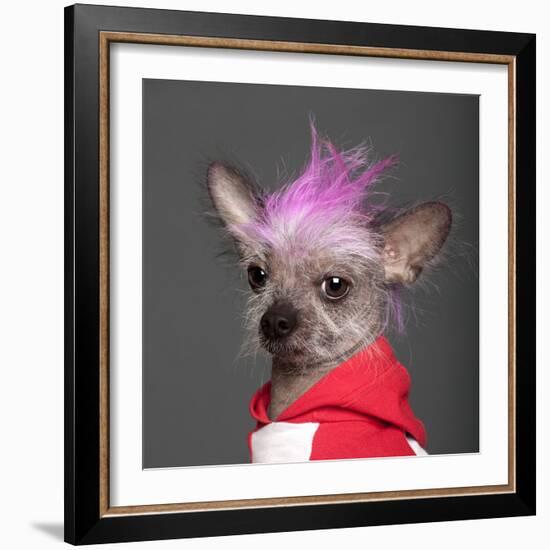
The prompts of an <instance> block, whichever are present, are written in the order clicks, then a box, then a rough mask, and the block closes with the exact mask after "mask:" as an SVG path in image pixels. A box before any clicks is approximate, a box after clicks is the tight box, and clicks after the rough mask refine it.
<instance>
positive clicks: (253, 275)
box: [248, 265, 267, 290]
mask: <svg viewBox="0 0 550 550" xmlns="http://www.w3.org/2000/svg"><path fill="white" fill-rule="evenodd" d="M248 282H249V284H250V286H251V287H252V289H253V290H259V289H260V288H262V287H264V286H265V283H266V282H267V273H266V272H265V271H264V270H263V269H262V268H261V267H259V266H257V265H251V266H250V267H249V268H248Z"/></svg>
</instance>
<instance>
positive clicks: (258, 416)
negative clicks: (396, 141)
mask: <svg viewBox="0 0 550 550" xmlns="http://www.w3.org/2000/svg"><path fill="white" fill-rule="evenodd" d="M395 162H396V159H395V158H394V157H389V158H386V159H383V160H380V161H377V162H372V161H371V160H370V159H369V155H368V150H367V149H366V148H364V147H362V146H358V147H356V148H353V149H350V150H344V151H342V150H338V149H337V148H336V147H335V146H334V145H333V144H332V143H331V142H330V141H329V140H327V139H324V138H321V137H320V136H319V135H318V133H317V131H316V130H315V127H314V126H313V124H312V141H311V153H310V159H309V161H308V162H307V164H306V165H305V167H304V168H303V170H302V171H301V172H300V174H299V175H298V177H297V178H296V179H294V180H293V181H290V182H288V183H287V184H285V185H283V186H282V187H281V188H280V189H279V190H278V191H275V192H273V193H266V192H264V191H262V189H261V188H260V187H259V186H258V185H257V184H256V183H254V182H253V181H251V180H250V179H249V178H247V177H246V176H245V175H243V174H242V173H241V172H239V171H238V170H237V169H235V168H233V167H231V166H228V165H225V164H222V163H217V162H214V163H212V164H211V165H210V166H209V168H208V176H207V184H208V191H209V194H210V197H211V199H212V202H213V205H214V208H215V210H216V212H217V215H218V217H219V219H220V220H221V222H222V224H223V226H224V228H225V231H226V232H227V233H228V234H229V236H230V237H231V238H232V240H233V241H234V243H235V245H236V248H237V250H238V255H239V259H240V264H241V265H242V269H243V271H244V272H245V273H246V274H247V276H248V282H249V285H250V290H251V292H250V297H249V300H248V306H247V312H246V325H247V327H248V330H249V333H250V339H251V341H253V342H255V343H257V344H258V345H259V346H261V347H262V348H263V349H265V350H266V351H267V352H269V353H270V354H271V355H272V375H271V380H270V381H269V382H268V383H267V384H265V385H264V386H263V387H262V388H260V389H259V390H258V391H257V392H256V394H255V395H254V396H253V398H252V401H251V403H250V412H251V414H252V416H253V418H254V419H255V420H256V428H255V429H254V430H253V431H252V432H251V433H250V434H249V438H248V443H249V449H250V453H251V460H252V461H253V462H297V461H304V460H320V459H342V458H365V457H381V456H406V455H418V454H425V451H424V447H425V446H426V433H425V430H424V426H423V424H422V422H421V421H420V420H419V419H417V418H416V417H415V415H414V413H413V412H412V410H411V408H410V406H409V403H408V393H409V386H410V379H409V376H408V373H407V371H406V369H405V368H404V367H403V366H402V365H401V364H400V363H399V362H398V361H397V360H396V358H395V356H394V354H393V352H392V349H391V347H390V345H389V343H388V341H387V340H386V339H385V337H384V331H385V329H386V328H387V327H388V324H389V323H390V322H391V321H392V320H393V321H396V322H397V323H398V324H400V323H401V322H402V320H401V306H400V302H399V289H400V288H401V287H402V286H404V285H412V284H413V283H414V282H415V281H416V280H417V279H418V277H419V276H420V275H421V273H422V271H423V269H424V268H425V267H426V266H428V265H430V264H431V263H432V262H433V261H434V259H435V258H436V257H437V255H438V254H439V252H440V250H441V248H442V246H443V244H444V243H445V241H446V239H447V237H448V234H449V231H450V228H451V222H452V215H451V210H450V209H449V207H448V206H447V205H445V204H443V203H441V202H426V203H423V204H419V205H416V206H414V207H412V208H410V209H408V210H404V211H399V212H398V213H397V212H394V213H393V214H392V213H390V212H389V210H388V209H385V208H384V206H383V204H380V201H378V203H377V201H376V200H375V199H376V193H375V192H374V186H375V184H376V182H377V181H379V179H380V178H381V177H382V176H383V175H384V174H385V172H386V171H387V170H388V169H389V168H391V167H392V166H393V165H394V164H395Z"/></svg>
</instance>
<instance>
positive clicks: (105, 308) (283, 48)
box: [99, 31, 516, 517]
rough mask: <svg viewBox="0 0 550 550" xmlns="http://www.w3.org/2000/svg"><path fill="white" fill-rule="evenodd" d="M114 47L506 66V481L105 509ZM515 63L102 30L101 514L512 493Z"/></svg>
mask: <svg viewBox="0 0 550 550" xmlns="http://www.w3.org/2000/svg"><path fill="white" fill-rule="evenodd" d="M111 42H125V43H137V44H157V45H172V46H195V47H206V48H228V49H247V50H257V51H279V52H295V53H319V54H333V55H354V56H368V57H388V58H397V59H424V60H433V61H459V62H470V63H472V62H474V63H495V64H504V65H507V67H508V338H509V340H508V413H509V414H508V483H507V484H506V485H489V486H476V487H456V488H440V489H416V490H406V491H383V492H371V493H347V494H335V495H314V496H301V497H275V498H269V497H268V498H259V499H242V500H225V501H213V502H189V503H171V504H146V505H136V506H115V507H111V506H110V500H109V479H110V477H109V265H110V264H109V262H110V260H109V226H110V225H109V82H110V72H109V66H110V64H109V57H110V56H109V51H110V48H109V46H110V43H111ZM515 92H516V58H515V56H512V55H500V54H487V53H468V52H447V51H435V50H415V49H403V48H380V47H370V46H351V45H339V44H317V43H302V42H282V41H269V40H265V41H264V40H248V39H240V38H216V37H207V36H186V35H163V34H152V33H128V32H112V31H101V32H100V33H99V122H100V123H99V286H100V288H99V312H100V327H99V357H100V364H99V372H100V383H99V393H100V395H99V408H100V411H99V433H100V448H99V515H100V517H104V516H121V515H137V514H156V513H170V512H172V513H175V512H197V511H207V510H224V509H225V510H227V509H245V508H259V507H277V506H301V505H319V504H334V503H350V502H373V501H381V500H401V499H418V498H428V497H432V498H436V497H448V496H467V495H487V494H496V493H514V492H515V490H516V468H515V463H516V423H515V416H516V371H515V369H516V341H515V326H516V318H515V311H516V304H515V288H516V242H515V224H516V213H515V196H516V170H515V145H516V144H515V134H516V105H515V97H516V93H515Z"/></svg>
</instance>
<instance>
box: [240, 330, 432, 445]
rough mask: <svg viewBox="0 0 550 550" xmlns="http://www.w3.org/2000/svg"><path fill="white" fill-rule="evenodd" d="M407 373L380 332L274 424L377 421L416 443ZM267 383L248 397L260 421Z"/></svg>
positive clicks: (264, 420) (265, 419) (419, 428)
mask: <svg viewBox="0 0 550 550" xmlns="http://www.w3.org/2000/svg"><path fill="white" fill-rule="evenodd" d="M409 389H410V377H409V375H408V373H407V371H406V369H405V368H404V367H403V366H402V365H401V364H400V363H399V362H398V361H397V359H396V358H395V356H394V354H393V350H392V348H391V346H390V344H389V342H388V341H387V340H386V338H385V337H384V336H380V337H379V338H378V339H377V340H376V341H375V342H373V343H372V344H371V345H369V346H367V347H365V348H363V349H362V350H360V351H359V352H357V353H356V354H355V355H353V356H352V357H350V358H349V359H348V360H346V361H344V362H343V363H341V364H340V365H338V366H337V367H335V368H334V369H332V370H331V371H329V372H328V373H327V374H326V375H325V376H323V377H322V378H321V379H319V380H318V381H317V382H316V383H315V384H313V385H312V386H311V387H310V388H309V389H308V390H306V391H305V392H304V393H303V394H302V395H301V396H300V397H298V399H296V400H295V401H294V402H293V403H291V404H290V405H289V406H288V407H287V408H286V409H285V410H283V411H282V412H281V413H280V414H279V416H278V417H277V418H276V419H275V421H276V422H341V421H353V420H355V421H357V420H359V421H360V420H367V421H371V422H372V421H375V422H376V421H380V422H383V423H389V424H393V425H396V426H398V427H400V428H402V429H404V430H405V431H407V432H409V433H411V434H412V435H413V436H415V437H416V439H417V440H418V441H419V443H420V444H421V445H423V444H425V439H426V437H425V431H424V427H423V425H422V423H421V422H420V421H419V420H418V419H416V417H415V416H414V414H413V412H412V410H411V409H410V406H409V403H408V394H409ZM270 399H271V382H267V383H266V384H264V385H263V386H262V387H261V388H260V389H259V390H258V391H257V392H256V393H255V394H254V396H253V397H252V400H251V402H250V413H251V415H252V417H253V418H254V419H255V420H256V421H257V422H258V424H259V425H265V424H269V423H271V420H270V419H269V416H268V410H269V403H270Z"/></svg>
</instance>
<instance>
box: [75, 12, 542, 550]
mask: <svg viewBox="0 0 550 550" xmlns="http://www.w3.org/2000/svg"><path fill="white" fill-rule="evenodd" d="M65 74H66V87H65V102H66V103H65V112H66V120H65V168H66V170H65V190H66V191H65V197H66V204H65V213H66V214H65V215H66V220H65V221H66V252H65V257H66V271H65V277H66V281H65V285H66V311H65V318H66V332H65V347H66V361H65V538H66V540H67V541H68V542H70V543H73V544H90V543H101V542H117V541H136V540H151V539H166V538H178V537H200V536H216V535H226V534H240V533H258V532H272V531H289V530H303V529H321V528H335V527H351V526H365V525H380V524H392V523H410V522H427V521H441V520H453V519H456V520H458V519H472V518H491V517H502V516H517V515H529V514H534V513H535V346H534V338H535V336H534V335H535V330H534V329H535V313H534V312H535V284H534V283H535V269H534V266H535V257H534V235H535V147H534V143H535V37H534V35H529V34H519V33H502V32H492V31H472V30H457V29H438V28H427V27H406V26H396V25H380V24H374V23H350V22H346V23H344V22H335V21H313V20H300V19H284V18H272V17H256V16H254V17H253V16H246V15H227V14H214V13H195V12H179V11H167V10H156V9H137V8H116V7H104V6H92V5H76V6H71V7H68V8H66V12H65Z"/></svg>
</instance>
